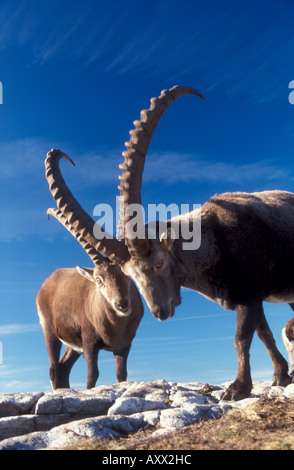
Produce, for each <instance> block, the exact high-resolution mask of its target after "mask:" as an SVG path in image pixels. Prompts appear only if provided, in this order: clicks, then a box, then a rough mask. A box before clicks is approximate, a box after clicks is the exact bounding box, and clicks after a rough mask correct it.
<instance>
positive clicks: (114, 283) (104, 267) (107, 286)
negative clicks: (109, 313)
mask: <svg viewBox="0 0 294 470" xmlns="http://www.w3.org/2000/svg"><path fill="white" fill-rule="evenodd" d="M76 269H77V271H78V272H79V273H80V274H81V275H82V276H84V277H85V278H86V279H88V280H89V281H91V282H94V283H95V284H96V289H98V291H99V292H100V293H101V295H102V296H103V297H104V298H105V299H106V301H107V302H108V303H109V304H110V305H111V306H112V308H113V309H114V310H115V311H116V313H117V315H119V316H121V317H126V316H128V315H130V313H131V311H132V309H131V304H130V288H131V278H129V277H128V276H126V275H125V274H124V273H123V272H122V270H121V269H120V267H119V266H117V265H115V264H113V263H111V262H110V261H107V260H105V261H104V262H102V263H100V264H99V265H98V266H95V268H94V269H89V268H80V267H79V266H77V268H76Z"/></svg>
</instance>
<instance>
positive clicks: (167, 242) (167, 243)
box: [159, 227, 176, 251]
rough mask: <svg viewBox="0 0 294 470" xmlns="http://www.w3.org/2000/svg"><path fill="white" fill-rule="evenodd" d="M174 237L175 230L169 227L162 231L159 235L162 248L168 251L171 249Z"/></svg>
mask: <svg viewBox="0 0 294 470" xmlns="http://www.w3.org/2000/svg"><path fill="white" fill-rule="evenodd" d="M175 238H176V232H175V231H174V229H173V228H171V227H169V228H168V229H167V231H166V232H163V233H162V234H161V235H160V238H159V241H160V243H161V246H162V248H164V249H165V250H166V251H170V250H171V249H172V246H173V243H174V241H175Z"/></svg>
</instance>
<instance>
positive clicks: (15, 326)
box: [0, 323, 41, 336]
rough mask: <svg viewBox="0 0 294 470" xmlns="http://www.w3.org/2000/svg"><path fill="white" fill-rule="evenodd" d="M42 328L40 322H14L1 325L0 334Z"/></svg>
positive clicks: (29, 331)
mask: <svg viewBox="0 0 294 470" xmlns="http://www.w3.org/2000/svg"><path fill="white" fill-rule="evenodd" d="M40 330H41V325H39V323H28V324H20V323H12V324H8V325H0V336H6V335H17V334H24V333H33V332H35V331H40Z"/></svg>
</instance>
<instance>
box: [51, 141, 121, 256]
mask: <svg viewBox="0 0 294 470" xmlns="http://www.w3.org/2000/svg"><path fill="white" fill-rule="evenodd" d="M62 158H65V159H66V160H68V161H69V162H70V163H72V164H74V163H73V161H72V160H71V158H70V157H69V156H68V155H66V154H65V153H63V152H61V151H60V150H56V149H52V150H50V152H48V153H47V156H46V159H45V168H46V179H47V181H48V184H49V188H50V191H51V193H52V196H53V198H54V200H55V201H56V204H57V206H58V208H59V209H60V211H61V212H62V214H63V215H64V217H65V218H66V219H67V221H68V223H69V224H70V225H71V227H72V233H73V231H77V232H78V233H79V234H80V235H81V237H82V238H83V239H84V240H86V241H87V242H88V243H89V244H90V245H91V246H92V247H93V248H95V250H96V251H98V252H100V253H102V254H103V255H105V256H107V258H109V259H110V260H111V261H113V262H115V263H117V264H122V263H124V262H125V261H127V259H128V258H129V252H128V249H127V247H126V246H125V245H124V244H123V243H122V242H119V241H118V240H117V239H116V238H114V237H112V236H111V235H109V234H108V233H107V232H105V231H104V230H103V229H102V227H100V228H101V231H103V232H104V233H105V237H107V238H103V239H102V240H97V239H96V238H95V237H94V235H93V228H94V225H95V222H94V220H93V219H92V217H90V216H89V214H87V212H86V211H85V210H84V209H83V208H82V206H81V205H80V204H79V203H78V201H77V200H76V199H75V198H74V196H73V194H72V193H71V191H70V190H69V189H68V187H67V185H66V182H65V181H64V178H63V176H62V174H61V171H60V168H59V161H60V160H61V159H62Z"/></svg>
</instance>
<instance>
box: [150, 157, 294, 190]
mask: <svg viewBox="0 0 294 470" xmlns="http://www.w3.org/2000/svg"><path fill="white" fill-rule="evenodd" d="M290 174H291V170H284V169H281V168H279V167H278V166H275V165H274V164H273V162H272V161H271V160H261V161H258V162H254V163H242V162H239V163H238V164H236V163H230V162H221V161H214V160H205V159H204V158H200V157H198V156H197V155H185V154H178V153H170V152H166V153H163V154H158V155H156V154H153V155H150V156H148V165H146V168H145V172H144V181H155V180H156V181H158V180H159V179H161V180H165V181H166V182H167V183H171V184H174V183H175V182H177V181H183V182H184V181H203V182H213V183H214V182H218V181H223V182H227V183H234V184H243V183H244V182H245V183H248V182H251V181H258V180H263V181H273V180H280V179H284V178H288V177H290Z"/></svg>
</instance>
